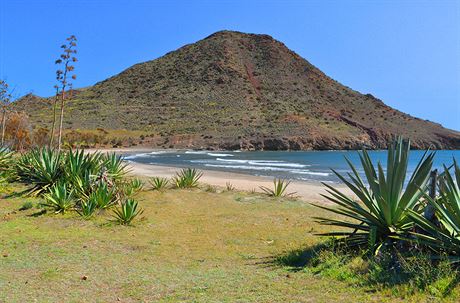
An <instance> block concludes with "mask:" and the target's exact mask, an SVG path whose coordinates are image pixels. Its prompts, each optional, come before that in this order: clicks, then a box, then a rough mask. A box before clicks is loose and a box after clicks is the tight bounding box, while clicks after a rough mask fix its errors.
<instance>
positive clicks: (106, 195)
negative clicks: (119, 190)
mask: <svg viewBox="0 0 460 303" xmlns="http://www.w3.org/2000/svg"><path fill="white" fill-rule="evenodd" d="M88 201H89V202H91V204H95V205H96V207H97V208H99V209H106V208H109V207H110V206H112V205H113V204H114V203H115V202H116V193H115V190H114V188H110V189H109V187H108V185H107V183H99V184H98V186H97V187H96V189H95V190H94V191H93V192H92V193H91V194H90V195H89V197H88Z"/></svg>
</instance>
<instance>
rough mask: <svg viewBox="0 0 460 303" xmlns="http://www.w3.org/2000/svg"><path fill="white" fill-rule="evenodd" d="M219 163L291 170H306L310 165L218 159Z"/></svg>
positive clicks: (274, 161)
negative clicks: (288, 168)
mask: <svg viewBox="0 0 460 303" xmlns="http://www.w3.org/2000/svg"><path fill="white" fill-rule="evenodd" d="M216 160H217V161H221V162H230V163H247V164H249V165H256V166H274V167H291V168H305V167H308V166H310V165H306V164H299V163H290V162H284V161H276V160H237V159H235V160H234V159H221V158H217V159H216Z"/></svg>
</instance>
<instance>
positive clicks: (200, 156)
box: [124, 150, 460, 183]
mask: <svg viewBox="0 0 460 303" xmlns="http://www.w3.org/2000/svg"><path fill="white" fill-rule="evenodd" d="M423 154H424V151H411V153H410V158H409V167H408V175H410V174H412V172H413V171H414V170H415V168H416V166H417V163H418V162H419V160H420V159H421V158H422V156H423ZM369 155H370V157H371V159H372V160H373V161H374V163H375V164H376V163H377V162H378V161H380V162H381V163H382V164H383V166H384V168H385V165H386V160H387V151H385V150H382V151H369ZM124 157H125V159H126V160H128V161H133V162H138V163H143V164H152V165H164V166H175V167H194V168H198V169H206V170H217V171H228V172H236V173H244V174H250V175H256V176H267V177H276V178H284V179H290V180H304V181H320V182H334V183H335V182H338V181H339V179H338V178H337V176H335V174H334V173H333V172H332V171H331V169H334V170H335V171H337V172H338V173H340V174H345V173H347V172H350V171H351V170H350V167H349V166H348V164H347V163H346V161H345V157H346V158H348V159H349V160H350V161H351V162H352V163H353V164H355V166H356V168H357V170H358V172H359V173H360V174H362V173H363V170H362V166H361V164H360V161H359V154H358V151H194V150H164V151H152V152H142V153H125V154H124ZM454 158H455V159H456V161H457V162H460V150H438V151H436V156H435V158H434V168H438V169H442V167H443V164H445V165H447V166H449V165H451V164H452V163H453V159H454ZM407 178H409V177H407Z"/></svg>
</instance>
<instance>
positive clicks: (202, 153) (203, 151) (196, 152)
mask: <svg viewBox="0 0 460 303" xmlns="http://www.w3.org/2000/svg"><path fill="white" fill-rule="evenodd" d="M185 153H186V154H194V155H195V154H196V155H204V154H207V153H208V151H205V150H187V151H185Z"/></svg>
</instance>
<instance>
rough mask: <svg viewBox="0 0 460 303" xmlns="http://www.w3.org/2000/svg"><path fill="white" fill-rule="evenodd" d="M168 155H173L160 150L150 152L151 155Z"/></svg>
mask: <svg viewBox="0 0 460 303" xmlns="http://www.w3.org/2000/svg"><path fill="white" fill-rule="evenodd" d="M167 153H172V152H170V151H167V150H158V151H153V152H150V153H149V155H161V154H167Z"/></svg>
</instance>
